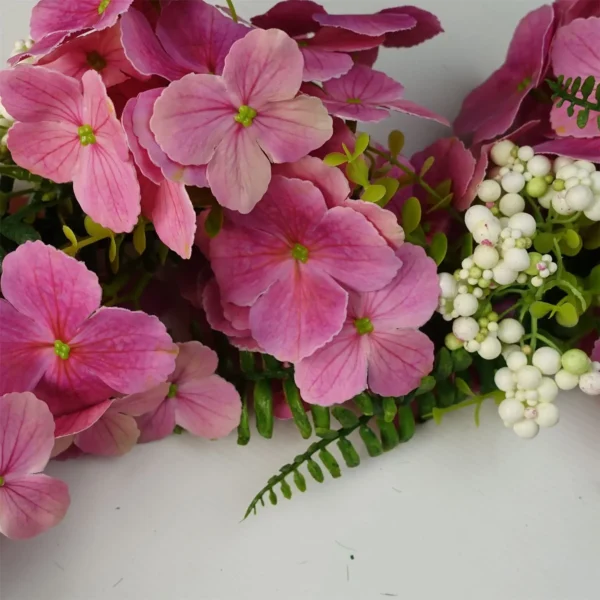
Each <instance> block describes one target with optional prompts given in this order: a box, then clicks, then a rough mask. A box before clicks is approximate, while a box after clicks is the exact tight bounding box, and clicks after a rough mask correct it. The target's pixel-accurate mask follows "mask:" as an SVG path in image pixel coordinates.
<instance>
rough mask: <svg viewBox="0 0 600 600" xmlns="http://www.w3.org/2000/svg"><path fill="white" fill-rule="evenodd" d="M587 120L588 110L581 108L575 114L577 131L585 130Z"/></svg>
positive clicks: (588, 116) (588, 117)
mask: <svg viewBox="0 0 600 600" xmlns="http://www.w3.org/2000/svg"><path fill="white" fill-rule="evenodd" d="M589 119H590V109H589V108H582V109H581V110H580V111H579V112H578V113H577V127H579V129H585V127H586V125H587V124H588V121H589Z"/></svg>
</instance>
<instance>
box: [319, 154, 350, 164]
mask: <svg viewBox="0 0 600 600" xmlns="http://www.w3.org/2000/svg"><path fill="white" fill-rule="evenodd" d="M323 162H324V163H325V164H326V165H327V166H328V167H339V166H340V165H343V164H344V163H347V162H348V158H347V157H346V155H345V154H342V153H341V152H332V153H331V154H328V155H327V156H326V157H325V158H324V159H323Z"/></svg>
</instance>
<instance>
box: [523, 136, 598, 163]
mask: <svg viewBox="0 0 600 600" xmlns="http://www.w3.org/2000/svg"><path fill="white" fill-rule="evenodd" d="M534 150H535V151H536V153H538V154H558V155H559V156H568V157H569V158H574V159H576V160H589V161H591V162H595V163H600V144H599V143H598V138H597V137H596V138H588V139H580V138H570V137H568V138H558V139H555V140H548V141H547V142H543V143H541V144H538V145H537V146H535V147H534Z"/></svg>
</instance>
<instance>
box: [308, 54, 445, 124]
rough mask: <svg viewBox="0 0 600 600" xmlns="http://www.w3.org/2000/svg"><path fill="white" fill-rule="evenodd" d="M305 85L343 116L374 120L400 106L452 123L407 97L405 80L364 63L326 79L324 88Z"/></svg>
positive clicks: (329, 109)
mask: <svg viewBox="0 0 600 600" xmlns="http://www.w3.org/2000/svg"><path fill="white" fill-rule="evenodd" d="M305 89H306V92H307V93H309V94H312V95H314V96H316V97H318V98H321V100H322V101H323V104H324V105H325V107H326V108H327V110H328V111H329V113H330V114H332V115H335V116H336V117H341V118H343V119H350V120H352V121H362V122H371V123H374V122H377V121H382V120H383V119H386V118H387V117H389V116H390V110H397V111H399V112H402V113H406V114H408V115H414V116H416V117H422V118H424V119H431V120H433V121H437V122H438V123H442V124H444V125H448V121H447V120H446V119H445V118H444V117H442V116H440V115H437V114H436V113H434V112H432V111H430V110H429V109H427V108H425V107H423V106H419V105H418V104H416V103H414V102H411V101H410V100H405V99H404V98H403V97H402V96H403V95H404V86H403V85H402V84H401V83H398V82H397V81H394V80H393V79H392V78H391V77H388V76H387V75H386V74H385V73H382V72H381V71H375V70H374V69H371V67H368V66H366V65H363V64H356V65H354V67H353V68H352V70H351V71H350V72H349V73H347V74H346V75H342V76H341V77H338V78H337V79H330V80H329V81H326V82H325V83H324V84H323V89H322V90H321V89H320V88H318V87H316V86H309V87H306V88H305Z"/></svg>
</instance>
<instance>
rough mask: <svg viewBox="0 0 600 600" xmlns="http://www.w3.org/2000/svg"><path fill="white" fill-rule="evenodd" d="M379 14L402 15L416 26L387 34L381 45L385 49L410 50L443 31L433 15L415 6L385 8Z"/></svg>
mask: <svg viewBox="0 0 600 600" xmlns="http://www.w3.org/2000/svg"><path fill="white" fill-rule="evenodd" d="M380 14H382V15H390V14H403V15H408V16H409V17H412V18H413V19H415V21H416V25H415V26H414V27H411V28H410V29H406V30H401V31H397V32H390V33H387V34H386V36H385V42H384V43H383V45H384V46H385V47H386V48H411V47H412V46H417V45H419V44H422V43H423V42H426V41H427V40H430V39H431V38H434V37H435V36H436V35H438V34H439V33H442V32H443V31H444V29H443V27H442V25H441V23H440V21H439V19H438V18H437V17H436V16H435V15H433V14H431V13H430V12H429V11H427V10H423V9H422V8H417V7H416V6H399V7H397V8H385V9H383V10H382V11H380Z"/></svg>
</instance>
